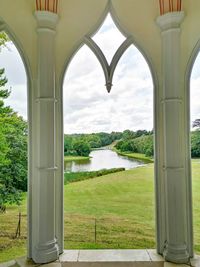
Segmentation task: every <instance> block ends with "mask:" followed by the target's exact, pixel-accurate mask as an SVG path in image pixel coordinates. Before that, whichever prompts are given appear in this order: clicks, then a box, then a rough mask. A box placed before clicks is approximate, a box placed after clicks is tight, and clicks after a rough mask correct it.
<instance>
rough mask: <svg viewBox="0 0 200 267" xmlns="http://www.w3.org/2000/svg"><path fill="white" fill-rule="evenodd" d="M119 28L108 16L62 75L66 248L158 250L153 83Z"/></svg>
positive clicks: (137, 53) (141, 60)
mask: <svg viewBox="0 0 200 267" xmlns="http://www.w3.org/2000/svg"><path fill="white" fill-rule="evenodd" d="M116 29H117V28H116V26H115V24H114V22H113V20H112V18H111V16H110V15H108V16H107V18H106V19H105V22H104V23H103V25H102V27H101V28H100V29H99V31H98V32H97V33H96V35H95V36H94V37H92V38H91V39H92V40H93V41H94V42H95V43H93V41H91V40H89V41H88V39H87V41H86V43H87V45H88V43H89V45H88V46H89V47H90V48H91V50H92V51H93V52H94V54H93V53H92V51H91V50H90V49H89V47H87V46H86V45H84V46H82V48H81V49H80V50H79V51H78V52H77V53H76V55H75V56H74V58H73V60H72V61H71V62H70V65H69V67H68V70H67V72H66V75H65V80H64V85H63V96H64V100H63V110H64V116H63V117H64V152H65V164H64V166H65V189H64V199H65V200H64V203H65V206H64V210H65V216H64V218H65V231H64V232H65V248H73V249H78V248H104V249H105V248H153V247H155V226H154V225H155V218H154V190H153V176H154V174H153V163H152V162H153V147H154V145H153V82H152V77H151V73H150V70H149V67H148V64H147V63H146V61H145V59H144V57H143V56H142V54H141V53H140V52H139V50H138V49H137V48H136V47H135V46H134V45H130V46H129V47H128V46H127V47H125V46H124V50H123V44H124V42H126V40H127V39H126V37H124V36H123V35H122V34H121V33H120V32H119V30H118V29H117V32H118V33H119V35H117V33H115V30H116ZM109 38H110V39H111V41H108V39H109ZM115 38H116V40H117V41H116V40H115ZM112 40H114V44H116V43H117V46H116V47H113V46H112V45H110V44H111V43H112ZM96 45H97V46H98V47H96ZM119 47H121V50H117V49H118V48H119ZM104 51H105V52H104ZM116 51H118V52H116ZM102 52H103V55H105V58H104V57H103V56H102ZM120 53H121V54H120ZM95 55H96V56H97V57H95ZM113 56H114V57H115V56H116V59H117V60H116V61H117V63H118V64H117V65H114V64H115V60H113ZM97 58H98V59H99V61H100V63H101V65H103V69H104V74H105V73H106V74H107V73H110V72H109V71H110V70H111V71H113V69H114V70H115V72H114V77H112V78H113V81H112V80H109V79H108V80H107V77H104V76H103V72H102V70H101V68H100V67H101V66H100V64H99V62H98V60H97ZM105 59H107V61H106V60H105ZM102 62H103V63H102ZM113 62H114V63H113ZM112 64H113V65H112ZM105 66H106V67H105ZM115 68H116V69H115ZM106 70H108V72H106ZM106 74H105V76H106ZM104 79H105V80H106V85H108V82H110V83H113V86H112V88H111V91H110V93H109V94H108V92H107V90H106V88H105V86H104V84H105V81H104ZM86 144H87V145H86ZM88 157H89V158H88ZM116 162H117V163H118V162H120V163H119V165H118V164H117V163H116ZM122 162H123V163H122ZM113 163H116V165H114V164H113ZM120 164H122V165H120ZM123 164H124V165H123ZM136 167H137V168H136ZM123 168H124V169H123ZM144 210H145V212H144Z"/></svg>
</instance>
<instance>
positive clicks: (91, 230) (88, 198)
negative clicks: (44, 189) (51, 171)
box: [65, 164, 155, 248]
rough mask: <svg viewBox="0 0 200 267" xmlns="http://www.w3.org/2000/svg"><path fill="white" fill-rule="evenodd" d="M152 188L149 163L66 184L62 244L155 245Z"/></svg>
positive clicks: (151, 167) (83, 246)
mask: <svg viewBox="0 0 200 267" xmlns="http://www.w3.org/2000/svg"><path fill="white" fill-rule="evenodd" d="M153 190H154V189H153V165H152V164H151V165H149V166H146V167H141V168H136V169H134V170H129V171H124V172H118V173H115V174H109V175H106V176H102V177H99V178H95V179H92V180H86V181H82V182H77V183H74V184H68V185H67V186H65V196H66V198H65V218H66V219H65V248H86V247H89V248H146V247H151V248H153V247H155V229H154V221H155V220H154V195H153ZM141 207H142V208H141ZM95 224H96V243H95Z"/></svg>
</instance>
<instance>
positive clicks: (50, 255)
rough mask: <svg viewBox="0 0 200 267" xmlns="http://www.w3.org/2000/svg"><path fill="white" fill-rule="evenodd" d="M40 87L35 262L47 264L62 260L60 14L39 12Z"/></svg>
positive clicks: (34, 197) (34, 198) (34, 200)
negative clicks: (58, 203)
mask: <svg viewBox="0 0 200 267" xmlns="http://www.w3.org/2000/svg"><path fill="white" fill-rule="evenodd" d="M35 17H36V19H37V23H38V28H37V33H38V79H37V81H38V83H37V93H36V99H35V101H36V103H35V105H36V111H37V116H36V123H35V124H36V128H37V129H36V135H37V144H35V146H36V147H35V150H36V154H37V163H36V166H35V173H36V175H35V177H34V179H33V182H32V190H33V191H32V253H31V255H32V258H33V260H34V262H36V263H47V262H51V261H54V260H57V258H58V245H57V239H56V234H55V171H56V169H57V168H56V166H55V104H56V99H55V58H54V57H55V49H54V42H55V28H56V24H57V21H58V16H57V14H54V13H51V12H46V11H37V12H36V13H35Z"/></svg>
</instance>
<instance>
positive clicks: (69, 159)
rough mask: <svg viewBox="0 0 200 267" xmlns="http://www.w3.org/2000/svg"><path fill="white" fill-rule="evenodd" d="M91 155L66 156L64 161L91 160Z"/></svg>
mask: <svg viewBox="0 0 200 267" xmlns="http://www.w3.org/2000/svg"><path fill="white" fill-rule="evenodd" d="M90 158H91V157H83V156H65V157H64V161H65V162H70V161H79V160H89V159H90Z"/></svg>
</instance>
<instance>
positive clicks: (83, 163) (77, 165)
mask: <svg viewBox="0 0 200 267" xmlns="http://www.w3.org/2000/svg"><path fill="white" fill-rule="evenodd" d="M90 157H91V158H90V159H87V160H79V161H71V162H65V163H64V168H65V172H69V171H70V172H81V171H98V170H102V169H112V168H125V169H126V170H129V169H133V168H136V167H138V166H140V165H144V163H142V162H140V161H137V160H135V159H130V158H128V157H122V156H120V155H118V154H117V153H116V152H114V151H112V150H109V149H102V150H93V151H92V152H91V153H90Z"/></svg>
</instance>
